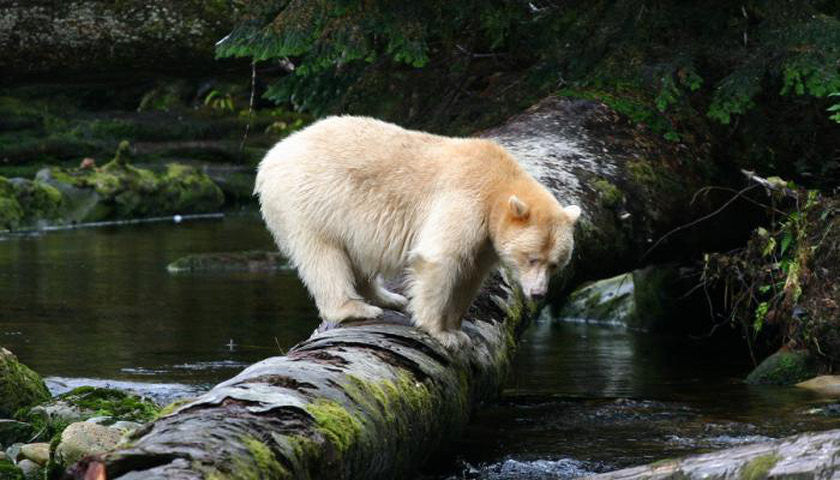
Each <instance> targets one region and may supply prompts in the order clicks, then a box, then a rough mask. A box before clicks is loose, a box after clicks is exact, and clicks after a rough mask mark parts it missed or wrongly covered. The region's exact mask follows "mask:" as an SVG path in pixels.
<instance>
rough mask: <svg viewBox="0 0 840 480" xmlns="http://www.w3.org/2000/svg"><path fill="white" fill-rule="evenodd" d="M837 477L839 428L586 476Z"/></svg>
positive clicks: (647, 479) (607, 479)
mask: <svg viewBox="0 0 840 480" xmlns="http://www.w3.org/2000/svg"><path fill="white" fill-rule="evenodd" d="M838 476H840V430H830V431H827V432H818V433H804V434H801V435H795V436H792V437H787V438H783V439H780V440H775V441H771V442H766V443H756V444H752V445H745V446H743V447H737V448H729V449H726V450H721V451H719V452H713V453H707V454H703V455H693V456H689V457H685V458H681V459H675V460H662V461H659V462H656V463H653V464H650V465H643V466H641V467H633V468H627V469H624V470H617V471H615V472H609V473H604V474H601V475H595V476H592V477H589V478H591V479H593V480H595V479H597V480H625V479H627V480H629V479H639V480H656V479H666V478H674V479H676V478H679V479H686V480H690V479H698V480H699V479H710V478H719V479H724V478H739V479H782V478H813V479H832V478H838Z"/></svg>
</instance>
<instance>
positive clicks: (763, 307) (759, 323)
mask: <svg viewBox="0 0 840 480" xmlns="http://www.w3.org/2000/svg"><path fill="white" fill-rule="evenodd" d="M769 309H770V305H768V304H767V302H761V303H759V304H758V306H757V307H755V320H753V330H754V331H755V333H758V332H760V331H761V329H762V327H764V319H765V318H767V311H768V310H769Z"/></svg>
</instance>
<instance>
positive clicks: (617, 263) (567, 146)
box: [68, 98, 705, 479]
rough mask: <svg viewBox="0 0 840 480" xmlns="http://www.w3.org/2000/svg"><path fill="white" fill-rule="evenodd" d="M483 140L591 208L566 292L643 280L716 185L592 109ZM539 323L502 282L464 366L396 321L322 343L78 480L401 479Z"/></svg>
mask: <svg viewBox="0 0 840 480" xmlns="http://www.w3.org/2000/svg"><path fill="white" fill-rule="evenodd" d="M485 135H486V136H489V137H493V138H496V139H498V140H499V141H500V142H501V143H502V144H504V145H505V146H506V147H508V148H509V149H510V150H511V151H512V152H513V153H514V154H515V155H516V156H517V157H518V158H519V160H520V161H521V162H522V163H523V165H525V166H526V168H527V169H529V170H530V171H531V172H532V173H533V174H534V175H535V176H536V177H537V178H539V179H540V180H541V181H543V182H544V183H545V184H546V185H547V186H549V188H551V189H552V190H553V191H554V193H555V194H556V195H557V196H558V198H560V200H561V203H563V204H570V203H577V204H579V205H581V206H582V207H583V210H584V217H583V219H582V221H581V224H580V225H581V228H580V229H579V231H578V235H577V242H578V247H577V252H578V253H577V254H576V256H575V259H574V260H573V264H572V267H571V268H569V269H568V271H567V273H566V274H565V277H564V279H568V278H570V277H571V276H572V275H574V274H575V272H577V275H578V277H579V276H580V273H581V272H589V273H591V272H595V273H596V274H600V275H606V274H610V273H615V271H616V270H617V269H620V268H623V265H622V264H625V265H626V264H628V263H630V264H632V262H633V259H632V258H629V257H632V256H633V255H634V254H636V255H638V254H640V253H641V252H643V251H644V250H645V249H646V248H647V247H648V246H649V244H650V238H651V237H652V236H655V235H658V234H661V233H662V232H665V231H667V230H668V229H670V228H672V227H673V225H674V224H675V222H676V219H677V218H685V212H684V210H683V209H677V208H676V207H675V206H676V205H677V204H678V203H679V202H681V201H683V203H684V204H687V203H688V198H690V195H691V194H692V193H693V192H694V190H695V189H696V188H698V187H699V186H702V184H704V183H705V179H704V177H702V176H700V175H697V174H695V173H693V172H692V171H690V170H688V169H686V168H685V167H682V165H693V164H697V162H693V163H692V162H691V161H690V159H688V158H686V157H688V153H687V152H688V151H689V150H688V149H687V147H685V146H682V145H678V144H672V143H669V142H665V141H664V140H661V139H660V138H659V136H657V135H651V134H648V133H646V132H644V131H641V130H640V129H638V128H636V127H635V126H634V125H631V124H630V123H629V122H627V121H625V120H624V119H622V118H621V117H620V116H618V115H617V114H615V113H614V112H612V111H611V110H609V109H608V108H607V107H605V106H603V105H601V104H598V103H594V102H588V101H573V100H567V99H559V98H549V99H546V100H544V101H542V102H540V103H539V104H537V105H536V106H534V107H532V108H531V109H529V110H528V111H526V112H525V113H523V114H522V115H520V116H518V117H515V118H513V119H512V120H511V121H510V122H509V123H507V124H506V125H505V126H503V127H500V128H498V129H495V130H491V131H488V132H485ZM677 157H680V158H681V159H680V160H679V161H678V160H677ZM682 159H685V160H686V161H685V162H683V161H682ZM639 172H641V173H639ZM662 172H665V173H664V174H663V176H662V178H667V179H668V180H667V181H666V182H665V183H666V184H667V185H668V188H670V189H671V190H670V191H666V192H664V193H662V192H658V190H657V185H659V182H660V180H659V179H658V178H654V177H652V175H653V173H656V174H657V175H658V174H659V173H662ZM641 176H643V177H644V178H641ZM640 178H641V180H640ZM645 182H648V183H645ZM593 185H595V186H593ZM674 188H676V189H677V192H676V193H675V192H674V191H673V189H674ZM606 197H608V198H606ZM664 199H667V201H664ZM636 203H639V204H643V207H642V208H639V207H637V206H636ZM652 204H653V207H652V206H651V205H652ZM677 211H679V217H675V216H674V214H673V212H677ZM532 312H533V306H532V305H531V306H529V305H526V304H524V303H523V301H522V300H521V297H520V295H519V294H518V293H517V291H516V290H515V289H511V288H509V287H508V286H507V284H506V283H505V281H504V280H503V278H502V275H501V274H499V275H496V276H495V277H494V278H493V279H491V280H490V281H489V282H487V284H486V285H485V287H484V289H483V290H482V292H481V293H480V295H479V297H478V298H477V299H476V301H475V302H474V304H473V305H472V307H471V309H470V311H469V313H468V315H467V318H466V321H465V322H464V330H465V331H466V333H467V334H468V335H469V336H470V338H471V339H472V345H471V346H470V347H469V348H464V349H463V350H462V351H459V352H455V353H453V352H449V351H446V350H444V349H443V348H442V347H441V346H440V344H438V343H437V342H436V341H435V340H433V339H432V338H431V337H429V336H428V335H426V334H424V333H422V332H420V331H419V330H417V329H415V328H413V327H411V326H410V325H409V323H410V322H409V320H408V319H407V318H406V317H405V316H403V315H401V314H398V313H395V312H388V313H387V314H386V315H385V316H384V318H380V319H378V320H376V321H369V322H359V323H355V324H352V325H342V326H341V328H332V329H326V328H322V329H321V330H322V331H320V332H316V333H315V334H313V336H312V337H310V338H309V339H308V340H306V341H304V342H302V343H300V344H299V345H297V346H296V347H294V348H293V349H292V350H291V351H289V352H288V354H287V355H285V356H282V357H274V358H269V359H266V360H264V361H262V362H259V363H257V364H255V365H252V366H251V367H249V368H247V369H246V370H245V371H243V372H242V373H241V374H239V375H237V376H236V377H235V378H233V379H231V380H228V381H226V382H224V383H222V384H220V385H218V386H216V387H215V388H213V389H212V390H211V391H210V392H208V393H207V394H205V395H203V396H202V397H200V398H198V399H196V400H195V401H192V402H190V403H188V404H185V405H182V406H181V407H180V408H178V409H177V410H176V411H175V412H173V413H171V414H169V415H167V416H165V417H163V418H160V419H158V420H156V421H155V422H153V423H151V424H149V425H146V426H145V427H144V428H142V429H140V430H139V431H137V432H136V433H135V434H134V435H133V437H132V438H130V439H129V442H128V444H127V445H125V446H124V448H122V449H120V450H118V451H116V452H113V453H110V454H106V455H104V456H100V457H94V458H88V459H86V460H84V461H83V462H81V463H80V464H77V465H75V466H73V467H71V469H70V470H69V473H68V475H69V476H72V477H75V478H97V479H101V478H108V479H113V478H122V479H153V478H313V479H314V478H362V479H375V478H402V477H403V476H404V475H407V474H409V473H410V472H412V471H413V470H414V469H415V468H416V467H417V466H419V465H420V464H421V463H422V462H423V461H424V460H425V459H426V458H428V456H429V454H430V453H432V452H433V451H434V450H436V449H438V448H440V447H441V446H443V445H444V444H445V443H446V441H447V440H448V439H450V438H452V437H454V436H456V435H458V433H459V432H460V430H461V429H462V428H463V426H464V425H465V423H466V422H467V420H468V419H469V416H470V412H471V409H472V408H473V406H474V405H475V404H477V403H478V402H480V401H482V400H486V399H491V398H493V397H494V396H495V395H496V394H497V392H498V391H499V388H500V386H501V384H502V382H503V381H504V379H505V374H506V372H507V370H508V366H509V363H510V359H511V357H512V355H513V352H514V349H515V346H516V338H517V336H518V333H519V332H520V331H521V330H522V329H523V328H524V327H525V326H526V325H527V320H528V316H529V313H532Z"/></svg>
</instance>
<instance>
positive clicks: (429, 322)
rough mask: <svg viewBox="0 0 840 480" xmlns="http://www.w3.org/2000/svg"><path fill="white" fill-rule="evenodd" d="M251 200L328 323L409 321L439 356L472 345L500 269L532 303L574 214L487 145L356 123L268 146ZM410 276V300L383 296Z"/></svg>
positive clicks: (566, 242) (566, 248) (322, 127)
mask: <svg viewBox="0 0 840 480" xmlns="http://www.w3.org/2000/svg"><path fill="white" fill-rule="evenodd" d="M255 194H258V195H259V197H260V204H261V206H262V214H263V217H264V218H265V221H266V224H267V225H268V228H269V230H270V231H271V233H272V234H273V235H274V239H275V240H276V242H277V245H278V246H279V248H280V250H281V251H282V252H283V253H284V254H285V255H287V256H288V257H289V259H290V260H291V261H292V263H293V264H294V266H295V267H296V268H297V270H298V273H299V274H300V276H301V278H302V280H303V282H304V283H305V284H306V287H307V288H308V289H309V292H310V293H311V294H312V296H313V297H314V299H315V303H316V305H317V307H318V310H319V312H320V314H321V317H322V318H323V319H324V320H327V321H332V322H340V321H343V320H346V319H350V318H373V317H376V316H378V315H379V314H381V313H382V310H381V308H383V307H384V308H393V309H402V308H405V307H408V310H409V311H410V313H411V314H412V315H413V317H414V319H415V322H416V325H417V326H418V327H420V328H421V329H423V330H425V331H426V332H428V333H430V334H431V335H433V336H434V337H436V338H437V339H439V340H440V341H441V342H442V343H444V344H445V345H446V346H454V345H457V344H459V343H462V342H464V341H466V340H468V338H467V337H466V335H465V334H464V333H463V332H461V330H460V327H461V317H462V315H463V314H464V313H465V311H466V310H467V308H468V307H469V305H470V303H471V302H472V300H473V298H474V297H475V294H476V292H477V291H478V289H479V287H480V286H481V283H482V281H483V280H484V279H485V277H486V276H487V274H488V273H489V272H490V270H491V269H492V268H493V267H494V266H495V265H496V263H497V261H498V260H499V259H501V260H502V262H504V263H505V264H507V265H508V266H509V267H511V269H512V270H513V272H514V273H515V276H516V277H517V278H518V279H519V281H520V283H521V285H522V288H523V291H524V293H525V294H526V295H527V296H539V295H543V294H544V293H545V291H546V289H547V286H548V277H549V275H550V273H551V271H552V270H553V269H557V268H559V267H561V266H563V265H565V264H566V263H567V262H568V260H569V256H570V255H571V252H572V247H573V240H572V233H573V229H574V223H575V220H576V219H577V217H578V215H579V214H580V209H579V208H578V207H566V208H565V209H564V208H562V207H561V206H560V204H559V203H558V202H557V200H556V199H555V198H554V197H553V196H552V195H551V194H550V193H549V192H548V191H547V190H546V189H545V188H544V187H543V186H542V185H540V184H539V183H538V182H537V181H536V180H534V179H533V178H532V177H530V176H529V175H528V174H527V173H525V171H524V170H523V169H522V168H521V167H520V166H519V164H518V163H517V162H516V160H514V159H513V158H512V157H511V156H510V155H509V154H508V153H507V152H506V151H505V150H504V149H503V148H502V147H501V146H499V145H498V144H496V143H494V142H492V141H489V140H482V139H473V138H449V137H442V136H437V135H431V134H428V133H423V132H417V131H411V130H405V129H403V128H400V127H398V126H396V125H392V124H389V123H385V122H382V121H378V120H374V119H371V118H364V117H350V116H344V117H330V118H326V119H324V120H321V121H319V122H317V123H315V124H313V125H311V126H310V127H308V128H306V129H304V130H302V131H300V132H297V133H295V134H293V135H291V136H289V137H288V138H286V139H285V140H283V141H281V142H280V143H278V144H277V145H275V146H274V148H272V149H271V150H270V151H269V152H268V154H267V155H266V156H265V158H264V159H263V161H262V163H260V166H259V172H258V174H257V181H256V187H255ZM406 272H407V273H408V289H407V294H408V296H409V298H410V300H407V299H406V298H405V297H403V296H402V295H399V294H396V293H394V292H390V291H388V290H387V289H386V288H385V286H384V284H383V277H386V278H387V277H394V276H397V275H400V274H403V273H406Z"/></svg>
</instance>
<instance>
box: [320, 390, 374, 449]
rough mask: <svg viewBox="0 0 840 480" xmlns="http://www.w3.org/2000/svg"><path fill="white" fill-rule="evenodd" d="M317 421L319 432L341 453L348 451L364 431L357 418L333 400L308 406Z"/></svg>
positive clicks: (321, 401) (323, 400)
mask: <svg viewBox="0 0 840 480" xmlns="http://www.w3.org/2000/svg"><path fill="white" fill-rule="evenodd" d="M306 411H307V412H309V414H310V415H312V417H313V418H314V419H315V423H316V424H317V425H318V430H319V431H320V432H321V433H322V434H323V435H324V437H326V439H327V440H328V441H329V442H330V443H332V444H333V445H334V446H335V447H336V449H337V450H338V451H340V452H345V451H347V450H348V449H349V448H350V446H351V445H353V442H354V441H355V440H356V439H357V438H358V437H359V435H360V434H361V431H362V424H361V422H360V421H359V419H357V418H356V417H355V416H353V415H352V414H351V413H350V412H348V411H347V410H346V409H345V408H344V407H342V406H341V405H339V404H338V403H337V402H335V401H333V400H325V399H318V400H316V401H315V403H311V404H309V405H307V406H306Z"/></svg>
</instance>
